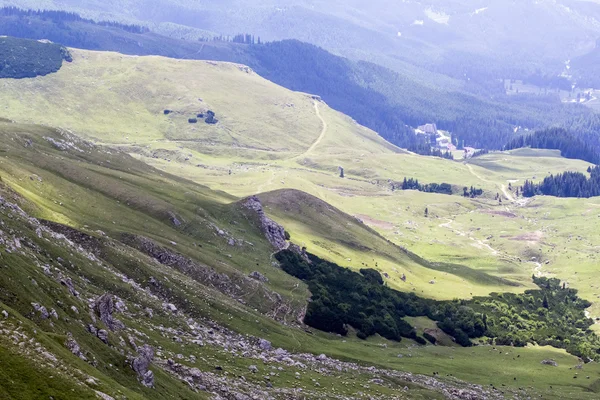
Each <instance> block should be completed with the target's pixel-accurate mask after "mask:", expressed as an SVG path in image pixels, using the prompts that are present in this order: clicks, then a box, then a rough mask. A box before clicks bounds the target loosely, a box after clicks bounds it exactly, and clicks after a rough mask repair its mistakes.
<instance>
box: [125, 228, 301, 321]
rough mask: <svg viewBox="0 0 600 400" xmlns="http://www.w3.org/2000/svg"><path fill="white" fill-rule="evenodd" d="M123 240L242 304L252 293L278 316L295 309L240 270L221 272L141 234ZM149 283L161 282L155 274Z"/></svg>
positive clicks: (258, 303)
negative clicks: (227, 272) (228, 272)
mask: <svg viewBox="0 0 600 400" xmlns="http://www.w3.org/2000/svg"><path fill="white" fill-rule="evenodd" d="M282 229H283V228H282ZM122 242H123V243H125V244H127V245H129V246H131V247H134V248H136V249H138V250H140V251H141V252H142V253H145V254H147V255H149V256H150V257H152V258H154V259H155V260H156V261H158V262H159V263H161V264H163V265H166V266H168V267H171V268H175V269H177V270H179V271H180V272H182V273H184V274H186V275H187V276H189V277H191V278H192V279H194V280H196V281H197V282H200V283H202V284H203V285H206V286H208V287H210V288H213V289H215V290H218V291H219V292H221V293H223V294H225V295H227V296H229V297H231V298H233V299H236V300H238V301H240V302H241V303H242V304H245V300H244V298H246V297H248V296H249V295H250V294H251V295H252V297H253V298H254V299H255V300H254V303H253V304H252V305H253V306H255V307H257V308H259V309H261V310H263V312H264V313H265V314H267V315H269V316H271V317H273V318H275V319H278V318H282V317H284V316H286V315H289V314H291V313H295V311H294V310H293V309H292V307H291V306H290V305H289V304H288V303H287V302H286V301H284V300H283V299H282V297H281V295H279V293H277V292H274V291H272V290H270V289H269V288H267V287H266V286H265V285H263V283H262V282H260V281H258V280H256V279H251V278H250V277H248V276H246V275H245V274H241V273H239V271H232V272H231V273H230V274H225V273H219V272H217V271H216V270H215V269H213V268H211V267H208V266H206V265H204V264H200V263H198V262H196V261H194V260H192V259H190V258H188V257H185V256H184V255H182V254H179V253H176V252H174V251H172V250H170V249H167V248H165V247H162V246H159V245H158V244H157V243H155V242H153V241H152V240H150V239H148V238H145V237H142V236H135V235H131V234H124V235H122ZM150 284H151V285H153V286H155V287H158V286H159V282H158V281H157V280H156V279H155V278H151V281H150ZM173 307H175V306H173ZM173 307H171V306H170V304H169V303H165V304H163V309H165V310H167V311H171V312H177V308H176V307H175V308H173Z"/></svg>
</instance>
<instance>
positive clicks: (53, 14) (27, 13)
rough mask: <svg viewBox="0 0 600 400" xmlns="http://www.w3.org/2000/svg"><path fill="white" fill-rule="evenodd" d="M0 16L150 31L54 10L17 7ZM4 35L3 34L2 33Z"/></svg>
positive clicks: (139, 26)
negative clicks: (37, 18) (38, 18)
mask: <svg viewBox="0 0 600 400" xmlns="http://www.w3.org/2000/svg"><path fill="white" fill-rule="evenodd" d="M0 16H16V17H40V18H45V19H50V20H52V21H55V22H85V23H88V24H94V25H99V26H108V27H111V28H117V29H121V30H123V31H126V32H130V33H138V34H141V33H146V32H149V31H150V30H149V29H148V28H147V27H145V26H141V25H134V24H122V23H119V22H114V21H94V20H91V19H86V18H83V17H81V16H80V15H79V14H76V13H72V12H66V11H56V10H22V9H20V8H17V7H3V8H0ZM2 33H4V34H6V33H5V32H2Z"/></svg>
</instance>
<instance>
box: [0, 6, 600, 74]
mask: <svg viewBox="0 0 600 400" xmlns="http://www.w3.org/2000/svg"><path fill="white" fill-rule="evenodd" d="M4 4H10V5H17V6H21V7H33V8H37V6H38V5H37V4H36V2H35V1H33V0H5V1H4ZM44 4H45V6H46V7H48V8H53V9H68V10H71V11H77V12H81V13H84V14H87V15H93V16H94V17H95V18H96V19H102V17H104V19H110V20H119V21H143V22H144V23H147V24H150V25H152V26H153V29H156V30H159V31H160V32H163V33H167V34H169V35H188V36H189V37H193V35H194V34H196V37H198V35H202V33H201V32H197V30H208V31H212V32H216V33H217V35H218V34H219V33H230V34H234V33H235V32H252V33H254V34H256V35H257V36H261V37H263V39H267V40H269V41H271V40H281V39H289V38H295V39H299V40H303V41H306V42H310V43H313V44H316V45H319V46H322V47H324V48H326V49H329V50H332V51H335V52H336V53H339V54H343V55H345V56H350V57H353V58H356V59H362V60H368V61H375V62H377V63H379V64H382V65H386V66H388V67H392V68H393V69H396V70H401V69H402V68H403V67H405V66H406V65H407V64H408V65H410V64H412V65H415V64H416V65H419V66H421V67H424V68H426V69H430V70H438V71H441V72H443V73H444V74H448V75H452V76H454V77H456V78H457V79H459V80H461V81H464V80H465V78H470V79H473V80H477V79H482V80H483V79H488V78H489V77H490V76H491V77H492V78H493V79H496V78H498V76H497V75H498V74H499V73H500V74H501V75H503V77H505V78H515V79H518V78H519V76H512V75H511V74H514V75H519V74H521V75H528V74H529V73H531V72H535V71H536V69H546V70H552V71H559V72H560V70H561V69H562V67H563V63H564V61H565V60H568V59H571V58H573V57H574V56H576V55H578V54H580V53H581V52H585V51H586V49H589V48H590V47H591V46H592V45H593V42H594V41H595V40H596V39H597V38H598V36H600V27H599V26H600V24H599V23H598V21H599V20H600V11H599V8H598V6H597V4H594V3H593V2H588V1H580V0H558V1H533V0H524V1H521V2H511V3H506V2H504V1H501V0H477V1H471V2H469V3H467V4H463V3H461V2H458V1H450V2H449V1H445V0H436V1H432V2H429V3H427V4H425V3H422V2H420V1H404V2H401V3H394V2H389V1H386V0H377V1H375V2H372V3H369V4H366V3H364V2H359V1H352V2H346V1H339V0H334V1H329V0H327V1H325V0H316V1H314V0H313V1H307V0H261V1H259V2H254V3H252V4H248V3H244V2H240V1H236V0H229V1H221V2H217V3H215V2H209V3H198V2H194V1H181V0H168V1H166V2H165V1H157V0H135V1H129V2H127V3H126V5H125V4H123V3H121V2H119V1H115V0H109V1H103V2H100V1H89V2H86V3H82V2H80V1H74V0H68V1H55V0H48V1H46V2H45V3H44ZM530 15H536V18H535V19H533V18H530V17H529V16H530ZM489 26H495V27H496V29H488V30H487V31H485V34H482V32H483V31H484V30H485V29H486V27H489ZM557 26H560V29H557V28H556V27H557ZM195 30H196V32H195ZM516 43H519V44H520V46H519V47H518V50H517V48H516V46H515V44H516ZM418 73H419V74H424V73H423V72H418ZM465 74H467V75H466V76H465Z"/></svg>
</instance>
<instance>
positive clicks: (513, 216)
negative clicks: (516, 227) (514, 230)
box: [481, 210, 517, 218]
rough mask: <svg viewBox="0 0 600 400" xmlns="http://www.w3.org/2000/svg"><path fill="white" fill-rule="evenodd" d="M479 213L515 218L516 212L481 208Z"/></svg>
mask: <svg viewBox="0 0 600 400" xmlns="http://www.w3.org/2000/svg"><path fill="white" fill-rule="evenodd" d="M481 213H483V214H489V215H500V216H502V217H506V218H517V214H515V213H511V212H510V211H498V210H481Z"/></svg>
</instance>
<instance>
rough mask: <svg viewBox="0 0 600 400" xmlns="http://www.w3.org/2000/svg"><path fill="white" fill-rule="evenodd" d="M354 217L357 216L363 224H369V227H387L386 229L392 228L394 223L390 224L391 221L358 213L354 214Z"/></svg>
mask: <svg viewBox="0 0 600 400" xmlns="http://www.w3.org/2000/svg"><path fill="white" fill-rule="evenodd" d="M356 218H358V219H359V220H361V221H362V222H363V223H364V224H366V225H368V226H371V227H376V228H380V229H387V230H392V229H394V224H392V223H391V222H387V221H381V220H379V219H375V218H371V217H369V216H368V215H363V214H359V215H357V216H356Z"/></svg>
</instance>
